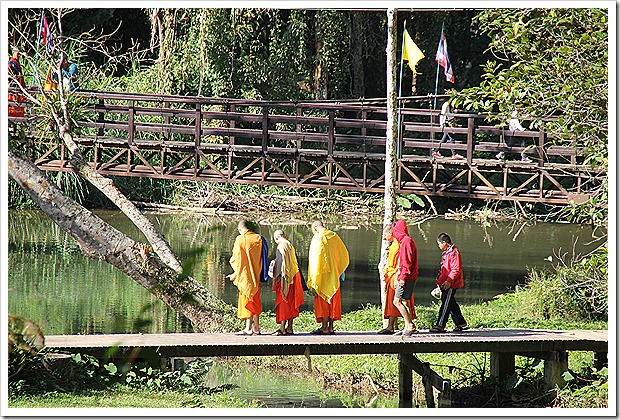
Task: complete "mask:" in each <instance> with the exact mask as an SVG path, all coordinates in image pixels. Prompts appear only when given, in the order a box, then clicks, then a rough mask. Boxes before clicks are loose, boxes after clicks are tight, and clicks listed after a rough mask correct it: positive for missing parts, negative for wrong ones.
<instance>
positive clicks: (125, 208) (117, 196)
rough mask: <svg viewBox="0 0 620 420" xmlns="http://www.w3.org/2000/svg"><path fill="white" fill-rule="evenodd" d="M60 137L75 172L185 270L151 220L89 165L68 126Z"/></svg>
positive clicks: (162, 255)
mask: <svg viewBox="0 0 620 420" xmlns="http://www.w3.org/2000/svg"><path fill="white" fill-rule="evenodd" d="M60 138H61V139H62V140H63V141H64V143H65V145H66V146H67V148H68V149H69V150H70V152H71V158H70V160H69V162H70V163H71V166H72V167H73V169H74V170H75V172H77V173H78V174H80V175H81V176H83V177H84V178H86V180H88V182H90V183H91V184H92V185H94V186H95V187H96V188H97V189H99V190H100V191H101V192H102V193H104V194H105V195H106V197H108V198H109V199H110V200H111V201H112V202H113V203H114V204H116V206H117V207H118V208H119V209H120V210H121V211H122V212H123V213H125V215H127V217H128V218H129V219H130V220H131V221H132V222H133V223H134V224H135V225H136V227H138V229H140V230H141V231H142V233H144V236H145V237H146V239H147V240H148V241H149V243H150V244H151V245H152V246H153V250H154V251H155V253H156V254H157V255H158V256H159V258H161V260H162V261H163V262H164V263H165V264H166V265H168V266H170V267H171V268H172V269H173V270H174V271H176V272H177V273H179V274H180V273H181V272H182V271H183V268H182V267H181V264H180V263H179V261H178V260H177V258H176V257H175V255H174V253H173V252H172V250H171V249H170V247H169V246H168V243H167V242H166V240H165V239H164V238H163V236H162V235H161V234H160V233H159V232H158V231H157V229H155V226H153V224H152V223H151V221H150V220H149V219H148V218H147V217H146V216H144V215H143V214H142V213H141V212H140V210H138V208H137V207H136V206H135V205H134V204H133V203H132V202H131V201H130V200H129V199H128V198H127V197H125V196H124V195H123V193H121V192H120V191H119V190H118V188H116V186H115V185H114V183H113V182H112V180H110V179H108V178H106V177H104V176H103V175H100V174H98V173H97V171H95V169H94V168H92V167H91V166H90V165H88V163H87V162H86V160H85V159H84V156H82V153H81V152H80V150H79V148H78V146H77V144H76V143H75V141H74V140H73V136H72V135H71V133H70V132H69V130H68V129H67V127H64V126H61V127H60Z"/></svg>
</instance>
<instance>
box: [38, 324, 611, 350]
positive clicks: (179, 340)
mask: <svg viewBox="0 0 620 420" xmlns="http://www.w3.org/2000/svg"><path fill="white" fill-rule="evenodd" d="M607 335H608V334H607V331H601V330H596V331H594V330H592V331H590V330H573V331H554V330H534V329H486V328H481V329H471V330H468V331H465V332H461V333H430V332H428V331H421V332H419V333H418V334H415V335H414V336H412V337H400V336H385V335H379V334H376V333H375V332H371V331H355V332H337V333H336V334H335V335H329V336H325V335H311V334H309V333H296V334H295V335H293V336H271V335H259V336H257V335H253V336H237V335H234V334H203V333H174V334H111V335H52V336H47V337H46V339H45V342H46V346H47V347H48V348H51V349H56V350H61V351H69V352H73V353H86V354H92V355H94V356H105V354H106V352H107V351H108V349H109V348H111V347H114V348H117V349H118V352H117V353H115V357H123V355H124V354H130V353H132V352H133V351H134V349H143V350H155V351H156V352H157V353H158V354H159V355H160V356H162V357H207V356H273V355H303V354H306V355H307V354H310V355H326V354H332V355H336V354H395V353H398V354H412V353H446V352H448V353H449V352H497V353H504V352H505V353H520V352H524V353H530V352H550V351H594V352H601V353H606V352H607ZM134 356H135V353H134Z"/></svg>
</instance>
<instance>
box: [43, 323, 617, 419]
mask: <svg viewBox="0 0 620 420" xmlns="http://www.w3.org/2000/svg"><path fill="white" fill-rule="evenodd" d="M45 344H46V346H47V347H48V348H49V349H52V350H57V351H62V352H70V353H83V354H90V355H93V356H95V357H98V358H101V359H106V358H109V359H125V360H127V359H137V358H145V359H150V360H152V359H153V357H156V358H161V359H162V360H168V359H174V358H181V357H215V356H277V355H304V356H307V357H308V356H312V355H340V354H398V355H399V398H400V405H401V407H410V406H411V402H412V370H413V371H415V372H417V373H418V374H420V375H421V376H422V378H423V382H424V383H425V387H427V392H426V395H427V405H428V406H434V397H433V392H432V388H433V387H434V388H435V389H437V390H439V397H438V401H439V406H449V405H450V381H449V380H446V379H443V378H441V377H440V376H439V375H437V374H436V373H435V372H433V371H432V370H431V369H430V366H429V364H428V363H424V362H422V361H420V360H419V359H418V358H417V357H416V356H415V355H414V354H420V353H463V352H489V353H491V375H493V376H495V377H497V378H498V379H500V380H505V379H506V378H507V377H508V376H509V375H511V374H512V373H513V372H514V366H515V355H522V356H527V357H534V358H539V359H542V360H544V361H545V380H546V382H547V384H548V385H549V386H553V385H554V384H556V383H561V382H562V378H561V375H562V374H563V373H564V372H565V371H566V370H567V369H568V352H569V351H591V352H594V353H595V357H596V358H597V360H600V361H602V362H603V363H604V361H605V360H606V358H607V351H608V333H607V331H602V330H572V331H571V330H569V331H559V330H558V331H556V330H536V329H492V328H476V329H471V330H467V331H464V332H460V333H431V332H428V330H426V331H425V330H421V331H420V332H419V333H418V334H415V335H413V336H411V337H402V336H389V335H388V336H386V335H379V334H376V332H374V331H359V332H358V331H355V332H353V331H347V332H337V333H336V334H335V335H311V334H309V333H296V334H295V335H293V336H271V335H253V336H237V335H234V334H203V333H174V334H105V335H51V336H47V337H46V338H45Z"/></svg>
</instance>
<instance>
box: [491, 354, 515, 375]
mask: <svg viewBox="0 0 620 420" xmlns="http://www.w3.org/2000/svg"><path fill="white" fill-rule="evenodd" d="M514 372H515V354H514V353H507V352H506V353H504V352H502V353H499V352H491V376H492V377H494V378H496V379H497V380H498V381H499V382H504V381H506V379H508V378H509V377H510V376H511V375H512V374H513V373H514Z"/></svg>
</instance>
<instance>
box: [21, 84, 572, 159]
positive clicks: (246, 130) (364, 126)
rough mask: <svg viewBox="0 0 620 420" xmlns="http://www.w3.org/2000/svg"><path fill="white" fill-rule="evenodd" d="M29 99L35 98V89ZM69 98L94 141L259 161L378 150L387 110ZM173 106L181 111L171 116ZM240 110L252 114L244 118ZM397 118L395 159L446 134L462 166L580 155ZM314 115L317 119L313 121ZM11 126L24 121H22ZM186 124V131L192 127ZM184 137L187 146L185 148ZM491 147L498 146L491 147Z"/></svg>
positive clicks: (536, 142)
mask: <svg viewBox="0 0 620 420" xmlns="http://www.w3.org/2000/svg"><path fill="white" fill-rule="evenodd" d="M32 92H36V89H34V90H32ZM73 94H74V95H76V96H78V97H81V98H83V99H84V100H85V101H87V102H89V101H92V100H96V102H92V103H91V104H90V105H88V106H87V108H86V110H87V112H90V113H92V114H93V117H94V118H93V119H91V120H88V121H82V122H81V126H82V127H84V128H93V129H96V130H97V131H96V135H97V136H104V135H105V133H106V131H107V130H120V131H124V132H126V139H127V143H128V145H132V144H134V142H135V141H136V140H139V139H140V137H142V136H141V134H140V133H153V132H159V133H162V135H163V137H164V140H165V141H171V140H172V137H173V136H174V135H181V136H183V137H181V138H179V139H176V141H181V142H183V141H185V142H188V143H189V142H192V143H194V145H195V147H196V148H198V147H200V145H201V143H203V142H208V137H209V136H219V137H222V139H221V140H224V141H226V138H225V137H228V139H227V140H228V143H229V144H231V145H232V144H235V143H238V141H239V140H240V139H244V138H245V139H249V140H250V141H251V140H252V139H256V140H257V141H258V142H259V144H260V145H261V148H262V150H263V153H267V152H268V150H269V148H270V147H281V146H282V145H281V144H272V142H273V141H278V140H279V141H282V140H284V141H286V140H287V139H288V140H295V144H294V146H295V147H296V148H298V149H299V148H302V147H303V146H304V144H303V143H304V142H307V141H309V142H313V143H317V142H318V143H325V144H326V145H327V146H326V147H327V151H328V156H332V155H333V152H334V150H335V147H336V146H337V144H349V145H352V147H354V146H355V144H356V143H357V144H358V145H359V146H362V145H363V146H364V148H366V146H374V147H381V146H382V145H384V144H385V135H386V134H385V130H386V127H387V121H386V119H387V108H386V107H385V106H384V107H380V106H377V103H380V102H381V101H382V99H374V100H373V104H372V105H370V104H368V102H367V101H366V100H363V99H362V100H359V101H347V103H338V102H329V103H326V102H325V101H300V102H294V101H288V102H286V101H265V100H246V99H232V98H212V97H191V96H180V95H162V94H147V93H123V92H102V91H76V92H74V93H73ZM425 98H426V97H419V98H415V99H416V100H424V99H425ZM403 99H407V100H411V99H412V98H406V97H405V98H403ZM110 102H112V103H110ZM123 102H124V103H123ZM343 102H344V101H343ZM154 104H157V105H154ZM175 105H176V106H179V108H173V106H175ZM213 107H216V108H215V109H213ZM244 107H247V108H253V109H252V110H250V109H247V110H246V109H244ZM205 108H207V109H205ZM284 110H290V114H289V113H288V112H289V111H286V113H282V111H284ZM400 112H401V116H402V118H401V130H400V133H401V137H400V138H399V139H398V141H399V143H400V146H399V148H398V150H400V151H401V154H403V153H405V154H406V153H407V152H409V154H419V153H420V151H424V150H426V152H423V153H425V155H426V156H428V155H429V154H430V151H431V150H432V149H435V148H437V147H438V144H439V139H436V138H435V136H437V135H443V134H444V133H448V134H449V135H450V136H453V137H455V138H456V139H457V140H458V142H457V143H456V144H454V145H452V144H446V145H443V147H444V148H450V149H454V150H461V151H466V155H467V156H466V158H467V163H468V164H471V163H472V162H473V160H474V158H475V156H474V155H475V154H476V153H477V152H480V153H484V152H499V151H509V152H512V153H520V152H522V151H523V150H524V148H525V146H523V145H521V144H519V145H518V146H508V145H506V144H505V140H506V138H509V139H530V143H531V145H529V147H528V148H532V149H533V151H534V150H535V151H536V152H537V153H535V155H536V156H535V157H536V159H537V160H538V163H539V164H541V165H542V164H543V161H544V160H545V159H548V158H550V157H553V156H556V157H565V156H570V159H571V163H575V162H576V159H577V157H579V153H580V150H579V149H578V148H575V147H571V146H565V145H559V146H558V145H556V144H555V140H557V139H552V138H551V136H549V135H548V134H547V133H546V132H544V130H543V129H540V130H526V131H522V132H512V131H509V130H507V129H506V128H503V127H500V126H488V125H484V124H481V122H482V121H484V120H486V119H487V118H488V116H489V115H488V114H487V115H481V114H472V113H461V112H455V113H454V114H452V116H453V117H454V118H453V120H454V121H457V122H459V124H458V126H455V127H441V126H440V125H439V124H438V121H437V116H438V115H439V112H440V111H439V110H432V109H426V108H402V109H401V111H400ZM317 113H318V114H319V115H316V114H317ZM125 115H126V117H124V116H125ZM113 116H116V117H113ZM106 117H112V118H106ZM10 119H11V118H10ZM13 120H15V121H23V118H22V119H18V118H13ZM188 124H191V127H190V126H188ZM293 126H294V128H293ZM420 135H422V136H425V137H420ZM185 136H191V137H193V138H192V139H191V140H190V138H189V137H187V138H186V137H185ZM485 137H490V138H491V140H489V139H487V141H485V142H484V144H481V139H484V138H485ZM356 140H357V142H356ZM493 142H495V144H496V146H493V145H492V143H493ZM519 143H520V140H519ZM453 146H454V147H453ZM407 149H413V150H407ZM365 150H366V149H365ZM416 150H417V152H416ZM378 152H380V151H378Z"/></svg>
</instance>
